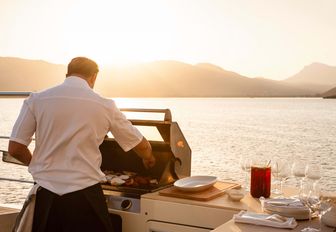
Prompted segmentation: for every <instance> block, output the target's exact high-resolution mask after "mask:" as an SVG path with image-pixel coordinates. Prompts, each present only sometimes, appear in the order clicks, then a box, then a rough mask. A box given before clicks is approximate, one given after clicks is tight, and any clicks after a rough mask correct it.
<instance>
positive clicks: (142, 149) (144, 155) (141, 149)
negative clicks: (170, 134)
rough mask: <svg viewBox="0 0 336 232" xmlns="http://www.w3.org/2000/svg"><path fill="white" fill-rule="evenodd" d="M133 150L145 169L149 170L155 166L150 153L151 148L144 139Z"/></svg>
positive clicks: (153, 158)
mask: <svg viewBox="0 0 336 232" xmlns="http://www.w3.org/2000/svg"><path fill="white" fill-rule="evenodd" d="M133 150H134V151H135V153H137V155H138V156H139V157H140V158H141V159H142V162H143V164H144V166H145V167H146V168H151V167H153V166H154V165H155V157H154V156H153V153H152V146H151V145H150V143H149V142H148V141H147V139H146V138H145V137H143V138H142V140H141V142H140V143H139V144H138V145H136V146H135V147H134V148H133Z"/></svg>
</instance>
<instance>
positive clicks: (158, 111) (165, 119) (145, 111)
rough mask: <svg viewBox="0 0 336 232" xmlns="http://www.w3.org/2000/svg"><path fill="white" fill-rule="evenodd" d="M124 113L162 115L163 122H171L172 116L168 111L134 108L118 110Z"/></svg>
mask: <svg viewBox="0 0 336 232" xmlns="http://www.w3.org/2000/svg"><path fill="white" fill-rule="evenodd" d="M120 111H124V112H140V113H164V119H163V120H164V121H168V122H171V121H172V115H171V112H170V109H136V108H120Z"/></svg>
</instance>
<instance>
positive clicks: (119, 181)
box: [109, 177, 125, 186]
mask: <svg viewBox="0 0 336 232" xmlns="http://www.w3.org/2000/svg"><path fill="white" fill-rule="evenodd" d="M109 182H110V184H111V185H116V186H118V185H122V184H124V183H125V181H124V180H122V179H121V178H119V177H114V178H113V179H112V180H110V181H109Z"/></svg>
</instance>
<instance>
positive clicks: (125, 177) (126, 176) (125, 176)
mask: <svg viewBox="0 0 336 232" xmlns="http://www.w3.org/2000/svg"><path fill="white" fill-rule="evenodd" d="M119 178H120V179H122V180H128V179H129V178H130V177H129V175H121V176H119Z"/></svg>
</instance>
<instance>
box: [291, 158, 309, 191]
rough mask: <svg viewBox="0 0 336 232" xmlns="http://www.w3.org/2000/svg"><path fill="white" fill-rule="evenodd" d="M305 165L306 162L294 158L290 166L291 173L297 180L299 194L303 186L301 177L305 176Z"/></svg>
mask: <svg viewBox="0 0 336 232" xmlns="http://www.w3.org/2000/svg"><path fill="white" fill-rule="evenodd" d="M306 166H307V164H306V162H305V161H303V160H295V161H294V163H293V166H292V173H293V175H294V176H295V177H296V178H297V179H298V180H299V185H300V186H299V188H300V192H299V194H300V193H301V191H302V188H303V178H304V177H305V176H306Z"/></svg>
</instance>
